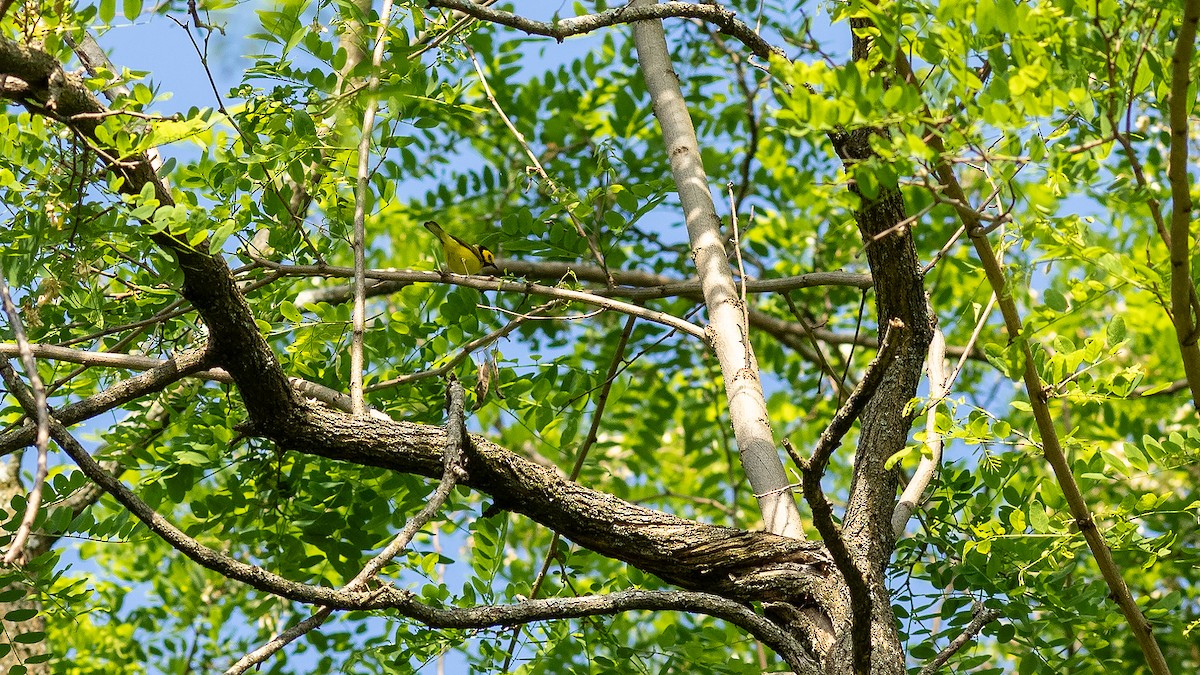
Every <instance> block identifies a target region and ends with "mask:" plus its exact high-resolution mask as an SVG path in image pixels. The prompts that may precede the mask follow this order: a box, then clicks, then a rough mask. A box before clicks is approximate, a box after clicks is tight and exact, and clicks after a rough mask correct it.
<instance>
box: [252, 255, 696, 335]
mask: <svg viewBox="0 0 1200 675" xmlns="http://www.w3.org/2000/svg"><path fill="white" fill-rule="evenodd" d="M260 262H262V264H263V265H265V266H267V267H268V268H270V269H273V270H275V271H277V272H279V273H280V274H284V275H287V276H304V277H344V276H347V275H348V274H353V270H352V269H350V268H347V267H337V266H333V265H328V266H321V265H280V264H279V263H274V262H271V261H269V260H262V261H260ZM367 278H369V279H383V280H395V281H402V282H404V283H405V284H410V283H447V284H454V285H456V286H466V287H468V288H476V289H479V290H481V291H501V292H506V293H520V294H522V295H544V296H546V297H550V298H560V299H563V300H574V301H576V302H582V303H584V304H588V305H592V306H593V307H602V308H604V309H610V310H613V311H616V312H621V313H622V314H628V315H630V316H636V317H640V318H642V319H646V320H647V321H653V322H654V323H659V324H662V325H664V326H667V327H669V328H674V329H676V330H679V331H682V332H684V333H687V334H688V335H691V336H692V337H697V338H700V339H702V340H705V339H707V334H706V333H705V331H704V329H703V328H701V327H699V326H697V325H696V324H694V323H692V322H690V321H685V320H683V319H680V318H679V317H677V316H673V315H671V314H667V313H665V312H656V311H654V310H652V309H646V308H645V307H639V306H637V305H631V304H629V303H627V302H621V301H620V300H613V299H611V298H606V297H603V296H600V295H596V294H593V293H586V292H584V291H573V290H570V289H567V288H556V287H552V286H543V285H540V284H534V283H529V282H518V281H504V280H497V279H491V278H488V277H485V276H479V275H465V274H443V273H440V272H412V271H396V272H393V271H389V270H370V271H368V272H367Z"/></svg>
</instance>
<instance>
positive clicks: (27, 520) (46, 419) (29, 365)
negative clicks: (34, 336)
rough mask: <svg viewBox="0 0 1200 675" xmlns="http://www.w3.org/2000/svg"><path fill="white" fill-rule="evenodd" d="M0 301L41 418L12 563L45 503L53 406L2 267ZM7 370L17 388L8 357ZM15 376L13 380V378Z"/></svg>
mask: <svg viewBox="0 0 1200 675" xmlns="http://www.w3.org/2000/svg"><path fill="white" fill-rule="evenodd" d="M0 302H3V305H4V313H5V315H7V316H8V325H9V328H11V329H12V332H13V337H15V338H16V340H17V347H18V349H19V351H20V355H21V364H22V366H24V368H25V376H26V377H28V378H29V386H30V387H31V388H32V389H33V408H34V409H33V410H31V411H30V414H31V415H33V416H34V418H35V419H36V420H37V440H36V443H37V474H36V475H35V476H34V478H33V485H32V486H31V487H30V488H29V495H28V501H27V502H26V504H25V515H24V517H22V518H21V524H20V525H19V526H18V527H17V532H16V534H15V535H14V536H13V541H12V545H11V546H9V548H8V551H6V552H5V554H4V564H5V565H12V564H13V563H15V562H17V561H19V560H23V559H24V551H25V542H27V541H28V540H29V533H30V531H31V530H32V529H33V521H34V519H35V518H37V514H38V510H39V509H40V508H41V506H42V488H43V487H44V486H45V485H46V472H47V471H48V463H47V454H48V452H49V449H48V446H49V444H50V408H49V404H47V402H46V387H45V386H44V385H43V384H42V378H41V376H39V375H38V371H37V361H35V360H34V359H33V351H32V350H30V348H29V339H28V338H27V337H26V336H25V326H24V325H23V324H22V323H21V314H20V312H18V311H17V306H16V305H15V304H13V301H12V296H11V295H9V292H8V280H7V279H5V278H4V272H3V271H0ZM0 366H2V367H3V368H4V370H5V373H4V379H5V381H6V382H10V384H9V388H10V389H11V388H13V386H14V385H13V384H12V382H11V381H16V378H17V374H16V372H15V371H13V370H12V367H11V366H9V365H8V359H4V360H3V362H2V364H0ZM10 380H11V381H10Z"/></svg>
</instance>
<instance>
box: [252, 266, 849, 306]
mask: <svg viewBox="0 0 1200 675" xmlns="http://www.w3.org/2000/svg"><path fill="white" fill-rule="evenodd" d="M270 264H273V265H278V263H270ZM496 265H497V266H498V267H499V268H500V269H501V270H504V274H505V275H515V276H518V277H522V278H526V279H535V280H539V281H551V282H560V281H563V280H571V279H574V280H577V281H590V282H595V283H605V279H604V272H603V270H601V269H600V268H599V267H597V266H595V265H581V264H578V263H564V262H528V261H525V260H513V259H497V260H496ZM333 269H341V268H333ZM376 271H378V270H369V271H368V272H367V277H368V278H372V279H384V278H385V277H376V276H374V273H375V272H376ZM611 272H612V276H613V280H614V281H616V283H617V284H620V285H618V286H616V287H613V288H591V289H588V292H590V293H592V294H593V295H599V296H602V297H609V298H629V299H631V300H652V299H656V298H669V297H675V296H683V297H690V298H703V297H704V296H703V289H702V288H701V286H700V280H699V279H687V280H681V279H675V278H672V277H669V276H667V275H665V274H653V273H651V272H642V271H640V270H611ZM387 273H388V275H389V276H387V277H386V279H387V280H380V281H378V282H377V283H375V284H372V285H370V286H368V287H367V295H368V296H371V297H374V296H378V295H389V294H391V293H395V292H397V291H399V290H400V289H402V288H404V287H406V286H409V285H411V284H412V283H415V282H420V281H425V280H426V279H427V278H428V274H429V273H428V272H423V271H416V270H411V271H406V270H387ZM392 275H395V276H392ZM336 276H341V275H340V274H339V275H336ZM745 283H746V292H747V293H785V292H787V291H792V290H796V289H798V288H814V287H818V286H847V287H850V288H870V287H871V275H869V274H856V273H853V272H810V273H808V274H800V275H797V276H791V277H781V278H778V279H748V280H746V282H745ZM352 295H353V289H352V288H351V286H350V285H339V286H327V287H325V288H316V289H308V290H304V291H301V292H300V293H297V294H296V300H295V304H296V306H298V307H303V306H304V305H306V304H308V303H310V302H328V303H329V304H331V305H336V304H341V303H343V302H346V301H347V300H349V299H350V298H351V297H352Z"/></svg>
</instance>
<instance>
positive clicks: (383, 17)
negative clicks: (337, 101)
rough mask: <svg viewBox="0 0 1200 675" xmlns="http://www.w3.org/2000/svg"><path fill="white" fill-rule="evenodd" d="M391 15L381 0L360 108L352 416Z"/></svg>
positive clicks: (358, 392)
mask: <svg viewBox="0 0 1200 675" xmlns="http://www.w3.org/2000/svg"><path fill="white" fill-rule="evenodd" d="M391 17H392V0H383V8H382V9H381V10H380V13H379V31H378V32H377V33H376V34H375V50H374V51H373V52H372V54H371V76H370V78H368V79H367V105H366V109H365V110H364V111H363V121H362V137H361V138H360V139H359V141H358V174H357V180H358V183H357V186H356V187H355V190H354V239H353V241H352V242H351V245H352V248H353V249H354V312H353V315H352V317H351V320H352V322H353V328H352V329H351V330H352V334H351V339H350V405H351V407H352V409H353V411H354V414H355V415H362V414H364V413H365V412H366V408H367V406H366V402H365V399H364V398H363V368H364V363H363V339H364V338H365V336H366V321H367V276H366V269H367V263H366V245H367V244H366V238H367V229H366V228H367V226H366V222H367V199H368V198H369V197H370V190H371V184H370V178H371V176H370V171H371V130H372V129H373V128H374V127H375V112H376V111H377V110H378V108H379V99H377V98H376V97H375V91H376V90H377V89H379V69H380V68H381V67H382V66H383V52H384V48H385V47H386V46H387V40H386V38H387V30H388V24H389V23H390V22H391Z"/></svg>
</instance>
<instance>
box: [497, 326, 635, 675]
mask: <svg viewBox="0 0 1200 675" xmlns="http://www.w3.org/2000/svg"><path fill="white" fill-rule="evenodd" d="M636 322H637V317H632V316H631V317H629V318H628V319H627V320H626V321H625V329H624V330H622V331H621V337H620V339H619V340H617V348H616V349H615V350H614V352H613V358H612V361H611V362H610V363H609V364H608V373H607V374H606V375H605V376H604V385H603V386H601V387H600V393H599V395H598V396H597V397H596V408H595V409H594V410H593V411H592V422H591V424H590V425H589V426H588V434H587V437H586V438H585V439H584V441H583V445H582V446H580V448H579V452H578V453H577V454H576V455H575V464H574V465H573V466H572V467H571V473H570V478H571V480H576V479H578V478H579V473H580V472H581V471H583V463H584V461H586V460H587V456H588V452H590V451H591V449H592V446H593V445H595V444H596V441H598V440H599V432H600V421H601V420H602V419H603V418H604V408H605V406H606V405H608V394H609V392H611V391H612V385H613V382H614V381H616V379H617V373H618V371H619V369H620V367H621V362H622V361H623V360H624V358H625V348H626V347H627V346H628V345H629V337H630V336H631V335H633V326H634V324H635V323H636ZM561 538H562V536H561V535H560V534H559V533H557V532H555V533H554V536H553V537H551V538H550V545H549V546H547V547H546V557H545V558H543V559H542V566H541V569H539V570H538V573H537V575H536V576H535V577H534V579H533V585H532V587H531V589H530V591H529V597H530V598H536V597H537V596H538V593H539V592H540V591H541V589H542V582H544V581H545V580H546V574H547V573H548V572H549V571H550V564H551V563H552V562H553V561H554V548H555V547H556V546H558V542H559V540H560V539H561ZM520 635H521V631H520V629H517V630H514V631H513V635H512V638H511V639H510V640H509V641H508V654H507V656H505V657H504V667H503V668H502V669H501V670H503V671H504V672H508V668H509V666H510V665H512V659H513V655H514V654H515V653H516V647H517V638H518V637H520Z"/></svg>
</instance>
